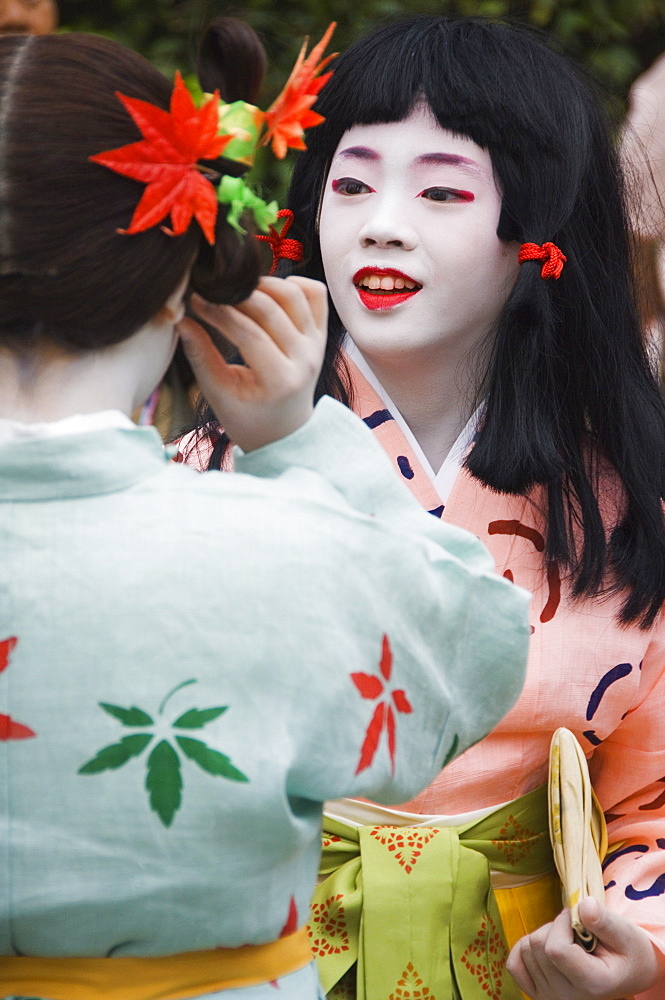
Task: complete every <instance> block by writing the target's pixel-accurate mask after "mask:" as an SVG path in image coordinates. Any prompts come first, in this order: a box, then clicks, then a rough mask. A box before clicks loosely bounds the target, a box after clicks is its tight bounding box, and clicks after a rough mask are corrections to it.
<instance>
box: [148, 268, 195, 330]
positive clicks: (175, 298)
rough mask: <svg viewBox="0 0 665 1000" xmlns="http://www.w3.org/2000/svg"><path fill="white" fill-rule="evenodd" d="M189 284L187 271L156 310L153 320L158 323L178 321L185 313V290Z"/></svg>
mask: <svg viewBox="0 0 665 1000" xmlns="http://www.w3.org/2000/svg"><path fill="white" fill-rule="evenodd" d="M188 285H189V271H188V272H187V274H186V275H185V277H184V278H183V279H182V281H181V282H180V284H179V285H178V287H177V288H176V289H175V290H174V291H173V292H171V294H170V295H169V297H168V299H167V300H166V302H165V303H164V305H163V306H162V308H161V309H160V310H159V311H158V312H157V314H156V316H155V320H156V321H157V322H158V323H172V324H175V323H179V322H180V320H181V319H182V318H183V316H184V315H185V292H186V291H187V287H188Z"/></svg>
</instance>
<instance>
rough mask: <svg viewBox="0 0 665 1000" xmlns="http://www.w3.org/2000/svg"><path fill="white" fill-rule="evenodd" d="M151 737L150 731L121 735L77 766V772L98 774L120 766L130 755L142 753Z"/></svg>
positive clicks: (129, 758) (134, 755)
mask: <svg viewBox="0 0 665 1000" xmlns="http://www.w3.org/2000/svg"><path fill="white" fill-rule="evenodd" d="M151 739H152V734H151V733H137V734H136V736H123V738H122V739H121V740H120V742H119V743H112V744H111V745H110V746H108V747H104V748H103V749H102V750H100V751H99V753H98V754H97V755H96V757H93V758H92V760H89V761H88V763H87V764H84V765H83V767H81V768H79V772H78V773H79V774H99V772H100V771H112V770H114V769H115V768H116V767H122V765H123V764H126V763H127V761H128V760H131V759H132V757H138V755H139V754H140V753H143V751H144V750H145V748H146V747H147V745H148V743H150V741H151Z"/></svg>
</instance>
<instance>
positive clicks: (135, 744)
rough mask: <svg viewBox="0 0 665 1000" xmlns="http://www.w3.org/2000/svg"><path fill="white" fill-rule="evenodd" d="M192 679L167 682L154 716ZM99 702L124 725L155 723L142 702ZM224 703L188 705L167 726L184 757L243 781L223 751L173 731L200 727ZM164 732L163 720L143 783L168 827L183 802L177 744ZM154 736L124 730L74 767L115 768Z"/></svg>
mask: <svg viewBox="0 0 665 1000" xmlns="http://www.w3.org/2000/svg"><path fill="white" fill-rule="evenodd" d="M196 683H197V681H196V680H193V679H192V680H187V681H183V682H182V683H181V684H178V685H176V687H174V688H172V689H171V690H170V691H169V692H168V693H167V694H166V695H165V697H164V698H163V699H162V702H161V704H160V705H159V708H158V710H157V716H158V717H159V716H162V715H163V714H164V710H165V708H166V706H167V704H168V702H169V700H170V699H171V698H172V697H173V695H174V694H176V692H178V691H180V690H182V688H185V687H188V686H189V685H190V684H196ZM99 707H100V708H101V709H102V710H103V711H104V712H106V714H107V715H110V716H111V717H112V718H114V719H116V720H117V721H118V722H120V724H121V725H123V726H130V727H133V728H137V729H145V728H146V727H148V726H150V727H153V726H155V724H156V723H155V721H154V719H153V717H152V716H151V715H149V714H148V713H147V712H145V711H144V710H143V709H142V708H137V706H136V705H132V706H131V707H130V708H124V707H123V706H121V705H111V704H109V703H108V702H105V701H101V702H99ZM228 707H229V706H228V705H216V706H215V707H213V708H190V709H188V710H187V711H186V712H183V713H181V714H180V715H179V716H178V717H177V718H176V719H174V721H173V722H171V723H170V727H171V729H173V730H176V732H173V738H174V741H175V744H176V745H177V747H178V748H179V749H180V751H181V752H182V753H183V754H184V756H185V758H187V759H189V760H191V761H193V763H195V764H196V765H197V766H198V767H199V768H201V770H202V771H205V773H206V774H209V775H212V776H213V777H216V778H226V780H227V781H238V782H245V783H246V782H249V780H250V779H249V778H248V777H247V775H246V774H243V772H242V771H240V770H238V768H237V767H235V765H234V764H232V763H231V759H230V757H227V756H226V754H223V753H220V752H219V750H214V749H213V748H212V747H209V746H207V744H205V743H203V742H202V740H195V739H192V738H191V737H189V736H184V735H181V734H180V733H178V732H177V730H181V731H182V730H183V729H203V727H204V726H207V725H208V724H209V723H211V722H214V721H215V720H216V719H219V718H220V716H222V715H224V713H225V712H226V711H228ZM163 734H164V725H163V723H160V725H159V737H160V738H159V742H158V743H157V745H156V746H155V747H154V748H153V750H152V751H151V753H150V755H149V756H148V760H147V773H146V778H145V788H146V791H147V792H148V801H149V803H150V808H151V809H152V810H153V812H154V813H156V814H157V816H159V819H160V820H161V822H162V823H163V825H164V826H165V827H169V826H170V825H171V824H172V823H173V820H174V818H175V815H176V813H177V812H178V810H179V809H180V807H181V805H182V793H183V777H182V760H181V757H180V755H179V754H178V751H177V749H176V746H173V745H172V743H171V742H170V740H169V739H164V738H162V737H163ZM167 735H168V734H167ZM154 738H155V733H154V732H141V733H133V734H132V735H131V736H123V737H122V739H121V740H120V741H119V742H118V743H112V744H110V745H109V746H105V747H102V749H101V750H99V751H98V752H97V754H96V755H95V756H94V757H93V758H92V759H91V760H89V761H88V762H87V763H86V764H84V765H83V766H82V767H81V768H79V771H78V773H79V774H84V775H86V774H100V773H101V772H103V771H110V770H115V769H117V768H120V767H122V766H123V765H124V764H127V763H129V761H130V760H131V759H132V758H133V757H139V756H140V755H141V754H142V753H143V751H144V750H146V749H147V747H148V745H149V744H150V743H151V742H152V741H153V739H154Z"/></svg>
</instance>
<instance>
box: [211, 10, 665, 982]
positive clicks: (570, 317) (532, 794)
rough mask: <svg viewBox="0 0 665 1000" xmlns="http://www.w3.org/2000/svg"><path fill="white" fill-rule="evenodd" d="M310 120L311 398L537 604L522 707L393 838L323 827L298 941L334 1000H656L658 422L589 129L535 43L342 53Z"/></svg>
mask: <svg viewBox="0 0 665 1000" xmlns="http://www.w3.org/2000/svg"><path fill="white" fill-rule="evenodd" d="M316 111H317V112H319V113H320V114H322V115H324V116H325V118H326V120H325V122H324V123H323V124H322V125H321V126H320V127H319V128H317V129H315V130H313V132H312V134H311V137H310V138H308V150H307V152H306V153H304V154H303V156H302V157H301V158H300V159H299V161H298V163H297V164H296V168H295V172H294V177H293V182H292V186H291V192H290V207H291V209H292V210H293V211H294V213H295V224H294V226H293V228H292V230H291V232H290V235H295V236H299V237H300V238H301V239H302V240H303V243H304V263H303V264H302V265H301V266H300V267H298V268H296V269H295V270H296V271H297V273H301V274H306V275H309V276H311V277H317V278H321V279H325V280H326V281H327V283H328V287H329V293H330V299H331V314H330V321H329V337H328V347H327V354H326V362H325V364H324V369H323V373H322V376H321V379H320V381H319V387H318V391H319V392H321V393H328V394H330V395H333V396H335V397H337V398H338V399H341V400H343V401H345V402H347V404H348V405H349V406H351V407H352V408H353V409H354V410H355V411H356V412H357V413H359V414H360V415H361V416H362V417H363V419H364V420H365V422H366V424H367V425H368V426H369V427H370V428H372V430H373V431H374V433H375V435H376V437H377V439H378V440H379V441H380V442H381V444H382V445H383V447H384V448H385V450H386V452H387V453H388V455H389V457H390V459H391V461H392V463H393V468H394V473H395V475H396V476H397V477H399V478H400V479H402V481H403V482H405V483H406V484H407V485H408V486H409V488H410V489H411V490H412V492H413V493H414V495H415V496H416V497H417V498H418V499H419V501H420V502H421V504H422V505H423V506H424V507H425V508H426V509H427V510H429V511H430V512H431V513H432V514H433V515H434V516H436V517H439V518H441V519H442V520H444V521H449V522H451V523H454V524H457V525H460V526H463V527H465V528H467V529H469V530H471V531H472V532H473V533H474V534H476V535H477V536H478V537H479V538H481V540H482V541H484V542H485V544H486V545H487V546H488V548H489V549H490V551H491V552H492V554H493V556H494V559H495V561H496V565H497V569H498V571H499V572H500V573H502V574H503V575H504V576H505V577H506V578H508V579H510V580H513V581H515V583H519V584H521V585H522V586H524V587H526V588H527V589H529V590H531V591H532V593H533V600H532V608H531V628H532V643H531V654H530V660H529V671H528V675H527V683H526V686H525V689H524V692H523V694H522V696H521V698H520V700H519V702H518V704H517V706H516V707H515V708H514V709H513V710H512V711H511V712H510V713H509V715H508V716H507V717H506V719H504V721H503V722H502V723H501V724H500V725H499V726H498V727H497V728H496V729H495V730H494V732H493V733H492V734H491V735H490V736H488V737H487V738H486V739H484V740H482V741H481V742H480V743H479V744H478V745H477V746H475V747H473V748H472V749H471V750H469V751H467V752H466V753H465V754H464V755H463V756H462V757H461V758H460V759H459V760H458V761H455V762H454V763H453V764H452V765H451V766H450V767H449V768H447V769H446V770H445V771H444V772H443V773H442V774H441V775H440V776H439V777H438V778H437V779H436V780H435V782H434V783H433V785H432V786H431V787H430V788H429V789H428V790H427V791H426V792H424V793H423V794H422V795H420V796H419V797H418V798H417V799H415V800H413V801H411V802H409V803H406V804H404V805H403V806H401V807H400V808H399V809H398V810H393V811H390V812H386V811H385V810H382V809H378V808H377V807H374V806H370V805H368V804H367V803H363V804H359V803H357V802H356V803H348V802H345V803H332V804H330V805H329V815H328V818H327V820H326V829H325V838H324V857H323V862H322V868H321V872H322V875H325V876H326V878H325V881H323V883H322V885H321V886H320V887H319V890H318V891H317V894H316V896H315V900H314V904H313V909H312V916H311V924H310V927H311V934H312V941H313V946H314V950H315V953H316V954H317V958H318V961H319V967H320V970H321V975H322V979H323V982H324V986H325V987H326V989H327V990H329V991H330V992H329V995H330V996H331V997H335V998H344V997H352V996H356V995H357V996H358V997H359V998H363V1000H379V998H381V1000H383V998H385V997H388V996H390V997H394V998H397V997H399V998H400V1000H401V998H406V997H415V996H423V997H436V998H437V1000H441V998H444V1000H449V998H450V997H455V998H459V997H461V998H462V1000H470V998H472V1000H476V998H481V997H482V998H483V1000H486V998H488V997H491V998H492V1000H515V998H517V997H519V996H520V995H521V994H520V992H519V990H518V988H517V986H516V985H515V983H517V984H518V985H519V987H521V989H522V990H523V991H524V995H527V996H528V997H531V998H533V1000H591V998H594V1000H616V998H623V997H626V996H629V995H631V996H632V995H635V994H639V995H640V996H641V997H644V998H646V997H647V996H648V997H650V998H651V1000H657V998H661V1000H662V997H663V995H664V994H665V907H664V906H663V899H664V897H665V839H664V838H663V830H664V829H665V826H664V822H663V821H664V819H665V796H664V795H663V780H665V779H664V777H663V776H664V775H665V739H664V738H663V730H662V719H663V714H664V713H665V676H664V672H665V624H664V623H663V621H662V612H661V607H662V603H663V599H664V598H665V526H664V524H663V513H662V506H661V504H662V498H663V493H664V486H665V483H664V472H665V414H664V411H663V404H662V401H661V398H660V395H659V392H658V388H657V386H656V384H655V382H654V380H653V378H652V376H651V374H650V371H649V366H648V363H647V360H646V358H645V356H644V351H643V346H642V339H641V333H640V329H639V323H638V319H637V314H636V310H635V306H634V302H633V296H632V289H631V279H630V271H629V266H628V265H629V247H628V240H627V236H626V225H625V212H624V206H623V202H622V184H621V178H620V175H619V171H618V168H617V164H616V159H615V155H614V151H613V149H612V145H611V141H610V137H609V136H610V130H609V128H608V124H607V122H606V120H605V114H604V111H603V109H602V106H601V103H600V101H599V100H598V99H597V97H596V95H595V94H594V92H593V87H592V85H591V84H590V82H589V81H588V80H587V79H585V78H584V76H583V74H582V73H580V72H579V71H578V70H577V69H576V68H575V67H574V66H572V65H571V64H570V63H569V62H568V61H567V60H566V59H565V58H563V57H562V56H560V55H559V54H557V53H556V52H554V51H552V50H551V49H550V48H549V47H548V45H547V44H546V43H545V42H544V41H543V40H542V39H541V38H539V37H538V36H536V35H534V34H533V33H531V32H528V31H525V30H523V29H518V28H515V27H511V26H507V25H504V24H498V23H486V22H483V21H479V20H473V19H469V20H460V21H455V20H447V19H445V18H441V17H418V18H412V19H409V20H406V21H404V22H399V23H395V24H392V25H388V26H386V27H383V28H381V29H379V30H378V31H376V32H374V33H373V34H371V35H369V37H368V38H366V39H362V40H360V41H359V42H357V43H356V44H355V45H354V46H352V47H351V49H349V51H348V52H346V53H345V54H344V55H343V56H342V57H341V58H340V59H339V60H338V61H337V63H336V64H335V73H334V76H333V78H332V80H331V82H330V83H329V84H328V86H327V87H326V88H325V89H324V91H323V92H322V95H321V97H320V98H319V100H318V101H317V104H316ZM223 450H224V441H223V439H220V440H217V441H216V442H215V447H214V449H213V451H212V455H211V456H210V463H211V464H213V465H214V464H215V463H218V462H219V461H220V460H221V454H222V452H223ZM331 725H332V726H333V727H334V721H332V722H331ZM559 726H567V727H568V728H569V729H570V730H572V731H573V733H574V734H575V735H576V737H577V739H578V740H579V743H580V744H581V746H582V748H583V751H584V754H585V755H586V757H587V758H588V759H589V766H590V770H591V777H592V781H593V784H594V787H595V791H596V793H597V795H598V798H599V800H600V803H601V805H602V808H603V810H604V812H605V818H606V821H607V827H608V833H609V844H610V850H609V853H608V855H607V857H606V858H605V887H606V893H605V902H606V907H602V906H600V905H598V904H597V903H595V902H594V901H593V900H591V899H586V900H585V901H583V902H582V903H581V904H580V908H579V914H580V916H581V918H582V922H583V923H584V924H585V925H586V927H587V929H588V930H590V931H593V933H594V934H595V935H596V936H597V938H598V940H599V944H598V946H597V948H596V951H595V952H594V953H593V954H587V953H586V952H584V951H583V950H582V949H581V948H580V947H579V945H577V944H576V943H574V937H573V933H572V931H571V919H570V916H569V914H567V913H566V912H563V913H562V914H560V910H561V894H560V887H559V886H558V883H557V881H556V877H555V876H554V875H553V874H552V873H553V864H552V856H551V853H550V851H549V848H543V844H546V842H547V833H546V830H547V815H546V809H545V807H544V804H543V798H542V789H543V787H544V786H543V783H544V782H545V780H546V778H547V770H548V755H549V745H550V740H551V737H552V734H553V732H554V731H555V730H556V729H557V728H558V727H559ZM321 740H322V744H325V741H326V734H325V733H322V734H321ZM405 826H406V827H407V829H406V830H404V829H401V828H403V827H405ZM433 831H436V833H434V832H433ZM541 849H543V853H540V851H541ZM361 871H362V878H360V877H359V876H360V872H361ZM566 902H568V900H567V901H566ZM570 902H571V904H573V903H574V902H575V900H570ZM361 912H362V920H361V918H360V914H361ZM510 948H512V954H511V956H510V959H509V961H508V963H507V968H508V969H509V970H510V973H512V976H514V980H513V978H511V976H509V975H508V973H507V972H506V956H507V954H508V950H509V949H510Z"/></svg>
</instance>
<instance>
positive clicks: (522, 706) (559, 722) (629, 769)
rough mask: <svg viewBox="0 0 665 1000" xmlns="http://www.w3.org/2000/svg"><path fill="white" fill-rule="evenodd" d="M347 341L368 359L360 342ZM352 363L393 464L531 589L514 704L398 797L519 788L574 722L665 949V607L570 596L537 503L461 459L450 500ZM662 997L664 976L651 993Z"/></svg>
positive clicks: (616, 880)
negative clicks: (549, 562)
mask: <svg viewBox="0 0 665 1000" xmlns="http://www.w3.org/2000/svg"><path fill="white" fill-rule="evenodd" d="M351 352H352V356H354V357H355V358H356V359H357V360H358V362H359V363H360V364H362V358H361V357H358V355H357V353H356V351H355V350H354V349H353V346H352V345H351ZM347 363H348V365H349V370H350V373H351V378H352V385H353V393H354V399H353V407H354V409H355V410H356V412H357V413H358V414H359V415H360V416H361V417H362V418H363V419H364V421H365V423H366V424H367V425H368V426H369V427H370V428H372V430H373V431H374V433H375V435H376V437H377V439H378V440H379V441H380V443H381V444H382V446H383V448H384V450H385V451H386V452H387V454H388V455H389V457H390V458H391V459H392V460H393V461H394V463H395V472H396V474H397V475H399V476H400V477H401V478H402V479H403V480H404V482H405V483H406V484H407V485H408V486H409V488H410V489H411V491H412V492H413V494H414V495H415V496H416V498H417V499H418V500H419V501H420V503H422V505H423V506H424V507H425V508H426V509H427V510H429V511H430V512H431V513H432V514H433V515H434V516H439V517H441V518H442V520H445V521H448V522H450V523H451V524H455V525H457V526H459V527H461V528H466V529H467V530H468V531H471V532H473V533H474V534H475V535H476V536H477V537H478V538H479V539H480V540H481V541H482V542H483V544H484V545H485V546H486V547H487V549H489V551H490V553H491V555H492V556H493V558H494V560H495V564H496V568H497V572H499V573H501V574H503V576H505V577H507V578H509V579H511V580H514V582H515V583H517V584H519V585H520V586H522V587H525V588H526V589H527V590H530V591H531V592H532V594H533V600H532V604H531V628H532V639H531V649H530V655H529V664H528V670H527V679H526V683H525V686H524V689H523V691H522V694H521V696H520V698H519V700H518V702H517V704H516V705H515V706H514V707H513V709H512V710H511V711H510V712H509V713H508V715H507V716H506V717H505V718H504V719H503V721H502V722H501V723H500V724H499V725H498V726H497V727H496V729H494V730H493V732H492V733H491V734H490V735H489V736H487V737H486V738H485V739H484V740H481V742H480V743H478V744H476V746H474V747H472V748H471V749H470V750H467V751H466V752H465V753H464V754H462V756H461V757H458V758H457V760H455V761H453V762H452V763H451V764H450V765H449V766H448V767H446V768H445V770H444V771H442V772H441V773H440V774H439V776H438V777H437V778H436V779H435V780H434V782H433V783H432V784H431V785H430V786H429V788H427V789H426V790H425V791H424V792H422V793H421V794H420V795H419V796H418V797H417V798H416V799H414V800H413V801H411V802H409V803H406V804H405V805H404V806H402V807H400V808H401V809H404V810H405V811H408V812H410V813H418V814H437V813H441V814H448V815H449V814H459V813H468V812H469V811H471V810H478V809H481V808H484V807H485V808H486V807H489V806H493V805H498V804H500V803H505V802H506V801H508V800H511V799H516V798H518V797H519V796H522V795H524V794H525V793H527V792H530V791H531V790H532V789H535V788H537V787H538V786H540V785H542V784H543V783H544V782H545V780H546V778H547V769H548V755H549V745H550V740H551V737H552V734H553V732H554V730H556V729H557V727H559V726H566V727H568V728H569V729H570V730H571V731H572V732H573V733H574V734H575V735H576V737H577V739H578V740H579V742H580V744H581V746H582V747H583V749H584V751H585V753H586V756H587V758H588V759H589V768H590V773H591V779H592V782H593V785H594V788H595V791H596V794H597V795H598V798H599V800H600V802H601V805H602V807H603V810H604V812H605V817H606V820H607V824H608V834H609V843H610V851H609V853H608V856H607V858H606V860H605V864H604V871H605V888H606V900H607V903H608V905H609V906H610V907H611V908H612V909H613V910H615V911H616V912H619V913H621V914H622V915H623V916H625V917H626V918H628V919H630V920H631V921H633V922H634V923H637V924H639V925H640V926H641V927H643V928H644V929H645V930H646V931H647V932H648V933H649V934H650V936H651V938H652V940H653V941H654V943H655V944H656V945H657V946H658V948H659V950H661V951H662V952H663V953H665V620H664V618H663V613H661V616H660V617H659V618H658V619H657V621H656V623H655V625H654V626H653V627H652V628H651V629H649V630H643V629H640V628H639V627H638V626H636V625H633V626H630V627H621V626H620V625H619V624H618V622H617V612H618V609H619V607H620V605H621V598H620V597H617V596H615V595H613V596H612V597H609V598H606V599H595V600H589V599H582V600H579V599H578V600H573V599H572V596H571V592H570V586H569V584H568V582H567V581H566V580H565V579H561V578H560V575H559V573H558V571H557V570H556V567H550V568H549V569H548V568H546V567H544V565H543V557H542V551H543V547H544V538H543V523H542V516H541V515H540V513H539V511H538V508H537V505H536V503H535V502H534V500H533V499H527V498H525V497H522V496H508V495H504V494H497V493H494V492H492V491H491V490H490V489H488V488H486V487H484V486H483V485H482V484H481V483H479V482H478V481H477V480H475V479H474V478H473V477H472V476H471V475H470V474H469V473H468V472H466V470H464V469H463V468H461V467H460V463H459V462H458V464H457V469H456V470H453V471H452V476H451V471H450V470H448V478H449V479H451V478H452V485H451V488H450V490H449V493H448V495H447V496H446V497H445V503H444V502H443V498H442V496H441V495H440V493H439V492H437V489H436V488H435V485H434V483H433V482H432V477H431V475H428V474H427V472H426V471H425V468H424V464H423V463H422V461H421V460H419V455H418V447H417V445H415V443H414V442H413V440H411V441H409V440H408V438H409V437H410V435H409V432H408V429H407V430H406V433H405V432H404V431H403V429H402V427H403V421H402V420H401V418H400V417H399V414H398V416H397V419H396V418H395V417H394V416H393V413H391V410H390V409H389V408H388V407H387V405H386V400H387V398H388V397H386V396H385V394H384V393H383V392H382V390H381V387H380V386H379V385H378V384H377V385H376V387H374V386H373V385H371V384H370V382H369V381H368V378H366V377H365V375H363V374H362V373H361V371H360V370H359V368H358V367H357V366H356V364H355V363H354V361H353V360H350V359H348V360H347ZM367 374H368V376H369V378H371V373H370V372H369V371H368V373H367ZM379 393H381V395H380V394H379ZM400 424H402V427H400ZM453 450H455V449H453ZM453 477H454V478H453ZM608 487H609V488H608V493H610V489H611V486H609V484H608ZM604 499H606V498H604ZM607 499H609V497H608V498H607ZM613 845H614V849H613ZM617 845H618V846H617ZM664 974H665V965H664ZM664 995H665V994H664V993H663V987H662V986H660V987H659V988H656V989H654V990H653V991H651V992H650V993H648V994H642V995H641V997H642V1000H647V997H648V998H649V1000H656V997H658V998H660V1000H662V997H663V996H664Z"/></svg>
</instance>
